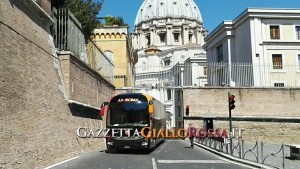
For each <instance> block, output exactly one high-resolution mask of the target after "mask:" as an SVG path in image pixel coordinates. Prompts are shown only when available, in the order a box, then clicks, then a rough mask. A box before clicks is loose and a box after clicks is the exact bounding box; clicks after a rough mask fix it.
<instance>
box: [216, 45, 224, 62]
mask: <svg viewBox="0 0 300 169" xmlns="http://www.w3.org/2000/svg"><path fill="white" fill-rule="evenodd" d="M217 56H218V62H222V61H223V45H220V46H218V47H217Z"/></svg>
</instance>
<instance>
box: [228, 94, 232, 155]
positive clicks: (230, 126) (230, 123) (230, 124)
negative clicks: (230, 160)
mask: <svg viewBox="0 0 300 169" xmlns="http://www.w3.org/2000/svg"><path fill="white" fill-rule="evenodd" d="M229 96H231V94H230V92H228V105H230V98H229ZM228 110H229V133H230V154H231V155H232V122H231V121H232V119H231V108H230V106H228Z"/></svg>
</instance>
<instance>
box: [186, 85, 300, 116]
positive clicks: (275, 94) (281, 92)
mask: <svg viewBox="0 0 300 169" xmlns="http://www.w3.org/2000/svg"><path fill="white" fill-rule="evenodd" d="M228 91H230V93H231V94H233V95H235V101H236V102H235V106H236V107H235V109H234V110H233V111H232V114H233V115H234V116H267V117H300V109H298V108H297V107H298V105H299V103H300V89H298V88H295V89H285V88H268V89H267V88H189V89H188V88H187V89H184V90H183V98H184V106H186V105H189V106H190V116H203V115H204V114H205V113H207V112H208V110H209V111H210V112H212V113H213V114H215V115H219V116H228V98H227V97H228Z"/></svg>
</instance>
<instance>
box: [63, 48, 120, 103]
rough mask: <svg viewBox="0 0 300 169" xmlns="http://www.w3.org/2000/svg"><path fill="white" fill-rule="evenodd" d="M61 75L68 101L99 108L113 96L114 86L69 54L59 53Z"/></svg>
mask: <svg viewBox="0 0 300 169" xmlns="http://www.w3.org/2000/svg"><path fill="white" fill-rule="evenodd" d="M59 58H60V64H61V68H62V74H63V78H64V83H65V87H66V93H67V96H68V99H69V100H75V101H78V102H81V103H85V104H88V105H91V106H95V107H99V106H100V105H101V103H102V102H103V101H109V99H110V98H111V96H113V95H114V93H115V91H114V86H113V85H111V84H110V83H109V82H107V81H106V80H105V79H104V78H102V77H101V76H100V75H99V74H98V73H97V72H95V71H93V70H92V69H90V68H89V67H88V66H87V65H86V64H84V63H83V62H81V61H80V60H79V59H77V58H76V57H74V56H73V55H72V54H71V53H70V52H59Z"/></svg>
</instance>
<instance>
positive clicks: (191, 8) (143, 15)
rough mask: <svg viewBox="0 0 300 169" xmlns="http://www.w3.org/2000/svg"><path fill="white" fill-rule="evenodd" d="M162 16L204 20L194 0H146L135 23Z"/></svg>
mask: <svg viewBox="0 0 300 169" xmlns="http://www.w3.org/2000/svg"><path fill="white" fill-rule="evenodd" d="M160 18H186V19H190V20H196V21H199V22H201V23H202V22H203V21H202V17H201V14H200V10H199V8H198V7H197V5H196V3H195V2H194V0H144V2H143V4H142V5H141V7H140V9H139V11H138V13H137V16H136V20H135V23H134V25H135V26H137V25H138V24H140V23H141V22H144V21H148V20H152V19H160Z"/></svg>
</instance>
